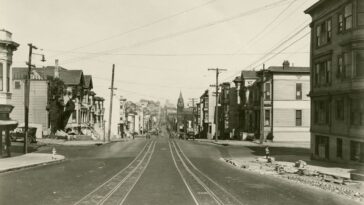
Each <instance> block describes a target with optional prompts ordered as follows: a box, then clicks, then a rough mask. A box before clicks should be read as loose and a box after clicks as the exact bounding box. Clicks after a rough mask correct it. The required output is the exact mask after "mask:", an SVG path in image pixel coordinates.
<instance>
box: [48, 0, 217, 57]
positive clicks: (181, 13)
mask: <svg viewBox="0 0 364 205" xmlns="http://www.w3.org/2000/svg"><path fill="white" fill-rule="evenodd" d="M215 1H217V0H210V1H207V2H204V3H202V4H200V5H197V6H194V7H191V8H188V9H186V10H183V11H180V12H177V13H174V14H172V15H169V16H166V17H163V18H160V19H157V20H155V21H152V22H150V23H147V24H144V25H142V26H139V27H135V28H132V29H129V30H127V31H124V32H122V33H118V34H115V35H112V36H110V37H107V38H103V39H100V40H97V41H93V42H91V43H88V44H85V45H83V46H79V47H76V48H73V49H70V50H67V51H63V52H62V53H69V52H71V51H75V50H79V49H82V48H86V47H89V46H91V45H94V44H98V43H101V42H104V41H108V40H111V39H114V38H118V37H121V36H124V35H126V34H129V33H132V32H136V31H139V30H142V29H144V28H147V27H150V26H153V25H155V24H158V23H161V22H164V21H167V20H170V19H172V18H175V17H177V16H181V15H183V14H185V13H188V12H191V11H193V10H196V9H199V8H202V7H204V6H207V5H208V4H211V3H213V2H215ZM54 56H59V55H54ZM54 56H51V57H54Z"/></svg>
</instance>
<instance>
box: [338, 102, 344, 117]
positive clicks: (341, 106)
mask: <svg viewBox="0 0 364 205" xmlns="http://www.w3.org/2000/svg"><path fill="white" fill-rule="evenodd" d="M336 119H337V120H344V99H340V100H336Z"/></svg>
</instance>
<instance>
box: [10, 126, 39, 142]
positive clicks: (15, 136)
mask: <svg viewBox="0 0 364 205" xmlns="http://www.w3.org/2000/svg"><path fill="white" fill-rule="evenodd" d="M24 129H25V128H24V127H17V128H15V129H14V131H12V132H11V133H10V139H11V141H23V140H24V136H25V132H24ZM28 129H29V135H28V139H27V140H28V143H35V142H37V138H36V133H37V128H36V127H29V128H28Z"/></svg>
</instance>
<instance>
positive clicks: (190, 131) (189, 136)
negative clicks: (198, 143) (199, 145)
mask: <svg viewBox="0 0 364 205" xmlns="http://www.w3.org/2000/svg"><path fill="white" fill-rule="evenodd" d="M186 139H195V131H194V130H193V128H187V135H186Z"/></svg>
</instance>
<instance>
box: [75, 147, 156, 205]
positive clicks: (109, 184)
mask: <svg viewBox="0 0 364 205" xmlns="http://www.w3.org/2000/svg"><path fill="white" fill-rule="evenodd" d="M152 144H153V142H147V143H146V144H145V146H144V147H143V149H142V150H141V151H140V152H139V153H138V155H137V156H136V157H135V158H134V160H133V161H132V162H130V163H129V164H128V166H126V167H125V168H123V169H122V170H120V171H119V172H118V173H116V174H115V175H114V176H112V177H111V178H110V179H108V180H107V181H105V182H104V183H102V184H101V185H99V186H98V187H96V188H95V189H94V190H92V191H91V192H89V193H88V194H87V195H85V196H84V197H82V198H81V199H80V200H79V201H77V202H76V203H74V205H79V204H100V202H102V201H103V200H104V198H105V197H107V196H108V195H110V192H113V191H114V190H115V189H116V188H115V187H118V186H120V185H121V184H122V183H123V181H125V178H126V177H127V176H128V175H130V173H131V172H132V171H133V170H135V169H136V168H137V167H138V166H139V165H140V164H141V162H143V159H144V158H145V157H146V156H147V154H148V151H149V150H150V148H151V147H152ZM143 154H144V155H143ZM135 163H137V164H136V165H135ZM133 165H134V166H133ZM128 169H132V170H131V171H130V172H129V173H128V174H127V175H126V176H124V177H123V174H124V173H126V172H127V171H128ZM103 189H106V190H103ZM110 189H111V190H110ZM97 192H101V193H97ZM104 192H106V194H104Z"/></svg>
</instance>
